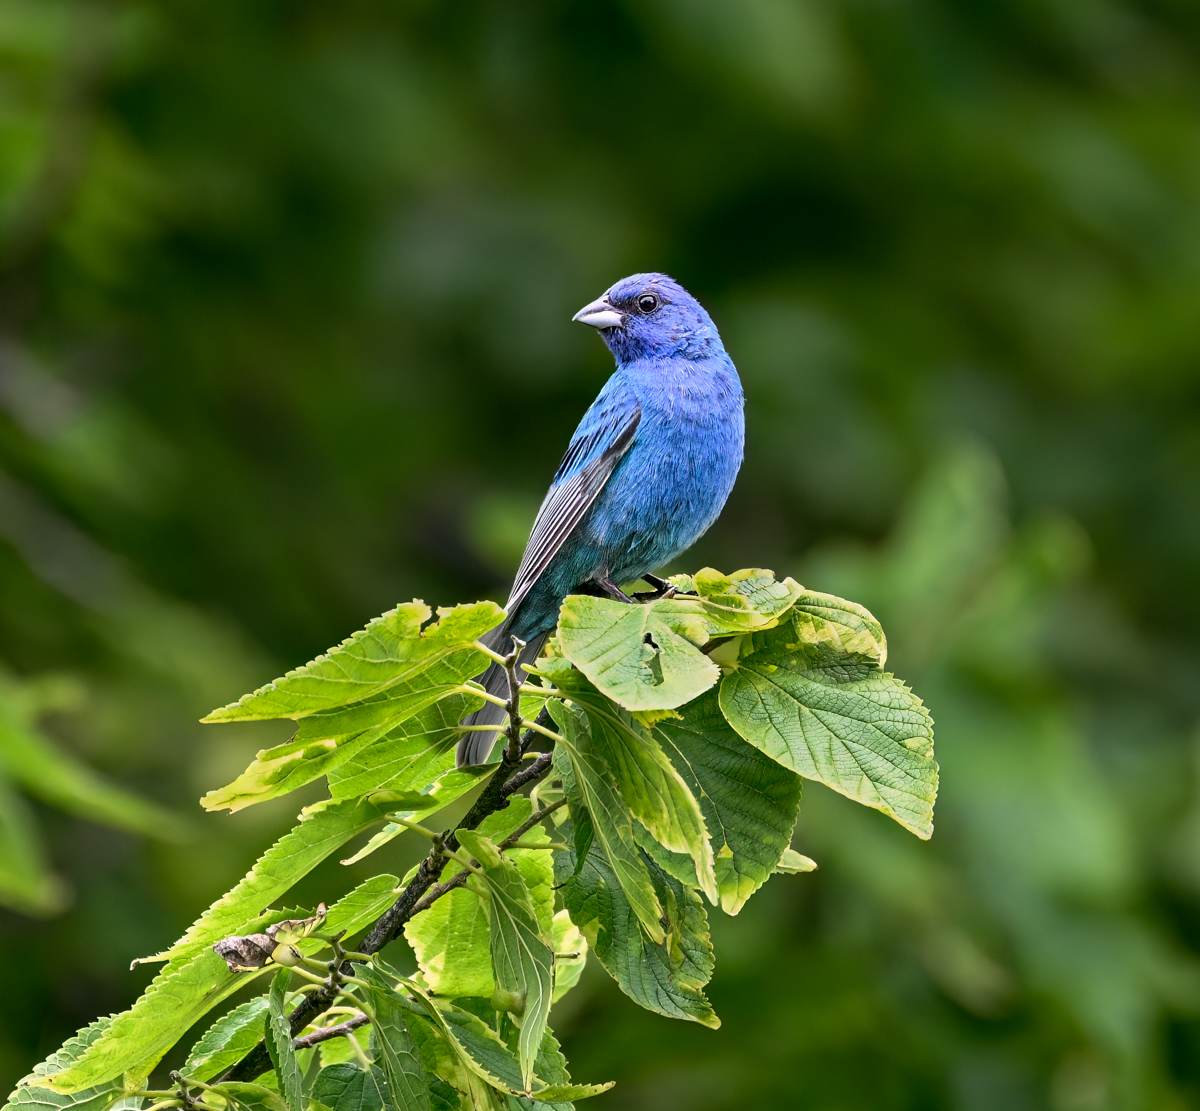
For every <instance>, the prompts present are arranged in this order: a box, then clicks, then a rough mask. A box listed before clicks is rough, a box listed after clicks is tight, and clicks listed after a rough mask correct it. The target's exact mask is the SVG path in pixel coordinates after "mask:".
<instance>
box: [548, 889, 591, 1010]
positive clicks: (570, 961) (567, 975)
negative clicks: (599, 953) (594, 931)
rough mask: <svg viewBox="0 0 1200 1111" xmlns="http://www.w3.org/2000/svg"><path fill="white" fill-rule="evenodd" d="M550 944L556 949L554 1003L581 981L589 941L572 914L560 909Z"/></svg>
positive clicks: (551, 931)
mask: <svg viewBox="0 0 1200 1111" xmlns="http://www.w3.org/2000/svg"><path fill="white" fill-rule="evenodd" d="M550 944H551V945H552V947H553V949H554V996H553V997H552V998H551V1000H550V1002H551V1004H554V1003H557V1002H558V1001H559V1000H560V999H561V998H562V997H563V996H564V995H566V994H567V992H569V991H570V990H571V989H572V988H573V987H574V986H575V985H576V984H578V983H579V977H580V976H582V975H583V969H584V966H585V965H586V964H587V950H588V943H587V938H586V937H584V936H583V934H582V933H581V932H580V929H579V927H578V926H576V925H575V923H574V922H572V921H571V916H570V914H568V913H567V911H566V910H560V911H559V912H558V913H557V914H556V915H555V916H554V921H553V922H552V923H551V926H550ZM568 954H574V955H573V956H571V955H568Z"/></svg>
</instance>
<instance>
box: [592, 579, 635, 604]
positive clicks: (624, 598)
mask: <svg viewBox="0 0 1200 1111" xmlns="http://www.w3.org/2000/svg"><path fill="white" fill-rule="evenodd" d="M594 581H595V583H596V585H597V586H598V587H599V588H600V589H601V590H603V591H604V593H605V594H607V595H609V596H610V597H612V598H616V599H617V601H618V602H628V603H629V604H630V605H634V604H635V600H634V599H633V598H630V597H629V595H628V594H626V593H625V591H623V590H622V589H621V588H620V587H619V586H617V584H616V583H615V582H613V581H612V580H611V579H606V578H597V579H595V580H594Z"/></svg>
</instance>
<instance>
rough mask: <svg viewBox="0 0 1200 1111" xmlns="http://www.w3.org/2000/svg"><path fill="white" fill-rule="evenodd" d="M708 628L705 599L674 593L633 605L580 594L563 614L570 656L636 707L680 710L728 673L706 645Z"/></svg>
mask: <svg viewBox="0 0 1200 1111" xmlns="http://www.w3.org/2000/svg"><path fill="white" fill-rule="evenodd" d="M707 641H708V626H707V623H706V622H705V620H704V616H703V614H702V612H701V605H700V603H699V602H697V601H695V600H692V599H686V600H677V599H674V598H670V599H662V600H660V601H657V602H650V603H648V604H647V605H633V606H631V605H628V604H627V603H625V602H618V601H615V600H614V599H611V598H593V597H591V596H588V595H582V594H573V595H571V596H570V597H568V598H567V599H566V600H565V601H564V602H563V604H562V609H561V610H560V611H559V625H558V643H559V645H560V647H561V648H562V651H563V654H564V655H565V656H566V657H567V659H569V660H570V661H571V662H572V663H573V664H574V665H575V666H576V667H577V668H579V670H580V671H582V672H583V673H584V675H586V676H587V677H588V678H589V679H590V680H591V681H592V682H593V683H594V684H595V685H596V686H597V687H598V688H599V689H600V690H601V691H603V692H604V693H605V694H606V695H608V697H609V698H611V699H613V700H614V701H615V702H617V703H619V704H620V705H621V706H624V707H625V708H626V709H629V710H662V709H668V710H669V709H673V708H674V707H676V706H682V705H683V704H684V703H685V702H690V701H691V700H692V699H693V698H695V697H696V696H697V695H698V694H701V693H703V692H704V691H706V690H708V688H709V687H711V686H713V684H714V683H716V681H717V679H718V678H719V677H720V672H719V670H718V669H717V666H716V664H714V663H712V661H711V660H709V658H708V657H707V656H705V655H704V653H703V652H701V651H700V650H699V647H698V646H699V645H703V644H705V643H707Z"/></svg>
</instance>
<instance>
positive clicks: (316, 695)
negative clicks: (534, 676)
mask: <svg viewBox="0 0 1200 1111" xmlns="http://www.w3.org/2000/svg"><path fill="white" fill-rule="evenodd" d="M431 615H432V614H431V611H430V609H429V607H428V606H427V605H425V603H424V602H421V601H413V602H407V603H405V604H403V605H399V606H397V607H396V608H395V609H393V610H389V611H388V612H387V613H385V614H383V615H382V616H380V617H377V618H375V620H374V621H372V622H370V623H369V624H368V625H367V627H366V628H365V629H362V630H360V631H359V632H357V633H355V634H354V635H353V636H352V637H350V638H348V639H347V640H344V641H342V643H341V644H339V645H338V646H337V647H335V648H331V649H330V650H329V651H328V652H326V653H325V654H323V655H321V656H318V657H317V658H316V659H315V660H312V661H311V662H310V663H307V664H305V665H304V666H303V667H299V668H296V669H295V670H294V671H289V672H288V673H287V674H286V675H285V676H283V677H282V678H281V679H276V680H275V681H274V682H272V683H268V684H267V685H266V686H265V687H260V688H259V689H258V690H256V691H255V692H254V693H253V694H247V695H243V696H242V697H241V698H240V699H239V700H238V701H237V702H234V703H231V704H230V705H228V706H225V707H223V708H222V709H220V710H214V711H213V712H212V713H211V714H209V715H208V717H206V718H204V721H206V722H219V721H256V720H264V719H268V718H292V719H294V720H297V721H298V720H299V719H301V718H304V717H308V716H310V715H312V714H316V713H320V712H321V711H323V710H332V709H335V708H338V707H342V706H347V705H349V704H350V703H357V702H362V701H364V700H366V699H368V698H373V697H376V696H379V695H381V694H384V693H386V692H387V691H389V690H390V689H391V688H393V687H395V686H397V685H399V684H402V683H405V682H407V681H409V680H411V679H413V678H415V677H416V676H418V675H420V673H421V672H422V671H424V670H426V668H428V667H429V666H430V664H431V663H432V662H434V661H435V660H437V659H440V658H442V657H444V656H446V655H448V654H450V653H451V652H454V651H457V650H459V649H461V648H463V647H464V646H466V645H469V644H471V643H472V642H473V641H475V640H477V639H478V638H479V637H480V636H482V634H484V633H485V632H487V631H488V630H489V629H491V628H493V627H494V626H496V625H498V624H499V623H500V622H501V621H502V620H503V619H504V611H503V610H502V609H500V607H499V606H497V605H496V604H495V603H493V602H477V603H475V604H474V605H466V606H456V607H454V608H453V609H439V610H438V615H439V620H438V621H437V622H436V623H435V624H434V625H432V626H430V627H429V628H428V629H426V630H425V631H424V633H422V631H421V626H422V625H423V624H424V623H425V622H426V621H428V620H429V618H430V616H431ZM480 660H481V665H482V666H486V663H487V660H486V658H485V657H482V656H481V657H480ZM482 666H481V667H480V668H479V670H482Z"/></svg>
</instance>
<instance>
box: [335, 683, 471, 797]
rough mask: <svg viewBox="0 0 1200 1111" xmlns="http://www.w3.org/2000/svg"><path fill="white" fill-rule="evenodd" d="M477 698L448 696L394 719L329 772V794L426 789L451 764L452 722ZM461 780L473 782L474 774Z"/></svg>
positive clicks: (455, 725) (455, 741)
mask: <svg viewBox="0 0 1200 1111" xmlns="http://www.w3.org/2000/svg"><path fill="white" fill-rule="evenodd" d="M481 702H482V700H481V699H479V698H476V697H475V696H473V695H471V696H469V695H463V694H452V695H449V696H448V697H446V698H444V699H442V700H440V701H438V702H435V703H434V704H433V705H432V706H427V707H425V709H423V710H421V711H420V712H419V713H417V714H414V715H413V716H412V717H410V718H407V719H406V720H405V721H402V722H399V723H398V724H397V725H395V726H393V727H392V728H391V729H389V730H388V732H387V733H386V734H385V735H384V736H382V737H380V738H379V739H378V740H375V741H372V742H371V744H369V745H367V746H366V747H365V748H362V749H360V750H359V751H357V752H355V753H354V754H353V755H352V756H351V757H350V758H349V759H347V760H346V761H345V763H343V764H340V765H339V766H338V767H336V768H333V769H331V770H330V772H329V793H330V794H331V795H333V797H334V798H349V797H351V796H357V795H365V794H366V793H367V792H368V791H379V790H384V791H419V792H422V793H424V792H427V791H429V790H431V789H432V788H433V786H434V784H436V783H438V782H439V780H441V779H442V777H444V776H445V775H446V773H447V772H449V771H451V769H453V767H454V749H455V746H456V745H457V744H458V738H459V736H460V735H461V734H460V730H459V728H458V723H459V722H460V721H461V720H462V719H463V718H464V717H466V716H467V714H468V713H470V712H471V711H472V710H474V709H477V708H478V707H479V706H480V704H481ZM465 779H466V782H468V783H474V782H478V773H475V774H474V775H470V776H467V777H465Z"/></svg>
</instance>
